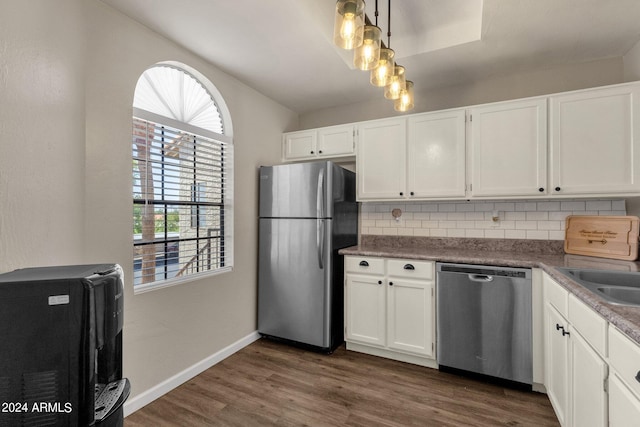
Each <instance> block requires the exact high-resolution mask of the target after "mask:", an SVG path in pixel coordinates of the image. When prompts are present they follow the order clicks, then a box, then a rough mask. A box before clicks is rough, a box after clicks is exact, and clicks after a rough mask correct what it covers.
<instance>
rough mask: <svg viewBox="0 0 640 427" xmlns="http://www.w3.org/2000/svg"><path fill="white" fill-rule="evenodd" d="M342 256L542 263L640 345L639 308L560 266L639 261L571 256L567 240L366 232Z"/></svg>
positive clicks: (637, 267) (620, 266) (636, 265)
mask: <svg viewBox="0 0 640 427" xmlns="http://www.w3.org/2000/svg"><path fill="white" fill-rule="evenodd" d="M339 253H340V254H342V255H356V256H376V257H384V258H408V259H417V260H429V261H439V262H453V263H461V264H479V265H495V266H503V267H525V268H540V269H542V270H543V271H545V272H546V273H548V274H549V276H551V277H552V278H553V279H555V280H556V281H557V282H558V283H559V284H560V285H561V286H563V287H564V288H566V289H567V290H568V291H569V292H571V293H572V294H574V295H575V296H576V297H578V298H579V299H580V300H581V301H583V302H584V303H585V304H587V305H588V306H590V307H591V308H593V309H594V310H595V311H596V312H598V313H600V315H601V316H602V317H604V318H605V319H606V320H607V321H609V322H610V323H611V324H613V325H614V326H616V327H617V328H618V329H620V330H621V331H622V332H624V333H625V334H627V335H628V336H629V337H630V338H632V339H634V340H635V341H636V342H637V343H638V344H639V345H640V307H635V306H623V305H616V304H611V303H609V302H607V301H606V300H604V299H603V298H601V297H599V296H598V295H596V294H595V293H593V292H591V291H590V290H588V289H586V288H584V287H583V286H581V285H579V284H578V283H577V282H575V281H573V280H572V279H570V278H569V277H567V276H565V275H564V274H562V273H561V272H560V270H558V267H578V268H593V269H599V270H618V271H640V262H630V261H621V260H613V259H606V258H596V257H587V256H581V255H570V254H565V253H564V242H563V241H561V240H559V241H543V240H539V241H538V240H516V239H513V240H510V239H463V238H430V237H388V236H362V239H361V242H360V244H359V245H358V246H352V247H349V248H344V249H340V251H339Z"/></svg>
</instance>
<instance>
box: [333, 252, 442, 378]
mask: <svg viewBox="0 0 640 427" xmlns="http://www.w3.org/2000/svg"><path fill="white" fill-rule="evenodd" d="M344 262H345V287H344V292H345V299H344V300H345V341H346V343H347V349H348V350H353V351H359V352H362V353H368V354H373V355H376V356H382V357H387V358H390V359H395V360H400V361H403V362H408V363H414V364H417V365H422V366H428V367H432V368H437V363H436V360H435V355H436V352H435V263H434V262H432V261H416V260H403V259H393V258H378V257H360V256H345V257H344Z"/></svg>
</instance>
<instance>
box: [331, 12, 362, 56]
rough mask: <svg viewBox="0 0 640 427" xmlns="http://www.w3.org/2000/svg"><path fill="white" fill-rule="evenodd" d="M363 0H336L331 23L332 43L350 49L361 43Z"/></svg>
mask: <svg viewBox="0 0 640 427" xmlns="http://www.w3.org/2000/svg"><path fill="white" fill-rule="evenodd" d="M363 33H364V0H338V1H337V2H336V13H335V21H334V23H333V43H334V44H335V45H336V46H338V47H341V48H343V49H347V50H351V49H355V48H356V47H358V46H360V45H361V44H362V37H363Z"/></svg>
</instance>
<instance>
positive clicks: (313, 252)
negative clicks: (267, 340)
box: [258, 218, 332, 348]
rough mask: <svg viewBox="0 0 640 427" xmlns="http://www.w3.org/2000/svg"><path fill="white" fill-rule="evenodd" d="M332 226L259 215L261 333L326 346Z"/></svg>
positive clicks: (259, 317) (329, 306)
mask: <svg viewBox="0 0 640 427" xmlns="http://www.w3.org/2000/svg"><path fill="white" fill-rule="evenodd" d="M331 227H332V221H331V220H315V219H268V218H262V219H260V243H259V273H258V331H259V332H260V333H262V334H266V335H271V336H274V337H278V338H285V339H289V340H293V341H297V342H301V343H305V344H310V345H314V346H318V347H323V348H327V347H329V346H330V339H331V337H330V331H331V315H330V313H331V303H330V301H331V299H332V294H331V293H332V287H331V269H332V265H331V263H332V261H331V257H330V256H329V254H330V253H331V241H330V239H329V236H331Z"/></svg>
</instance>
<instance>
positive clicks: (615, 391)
mask: <svg viewBox="0 0 640 427" xmlns="http://www.w3.org/2000/svg"><path fill="white" fill-rule="evenodd" d="M637 420H640V400H638V397H636V395H635V394H633V393H632V392H631V391H630V390H629V389H628V388H627V386H626V385H624V383H623V382H622V381H620V379H619V378H618V375H617V374H615V373H614V372H612V373H611V375H609V426H611V427H627V426H629V425H632V423H633V422H636V421H637Z"/></svg>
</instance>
